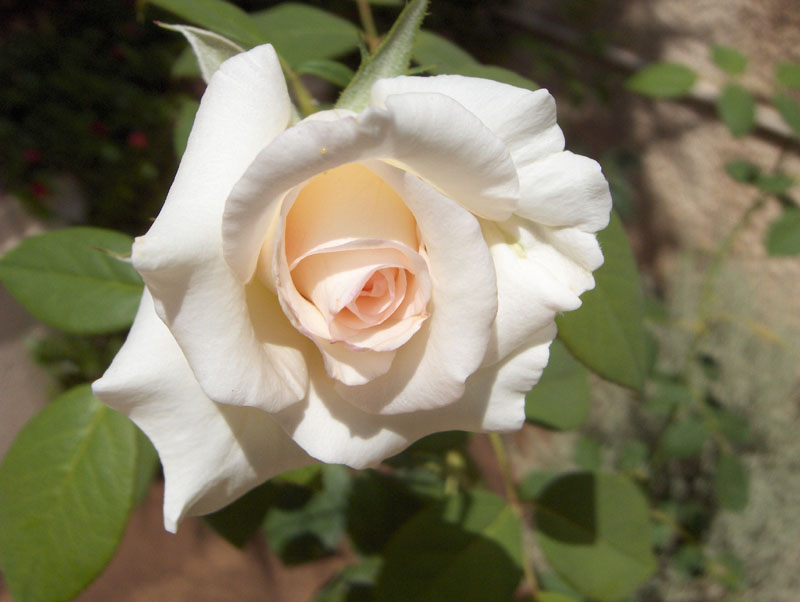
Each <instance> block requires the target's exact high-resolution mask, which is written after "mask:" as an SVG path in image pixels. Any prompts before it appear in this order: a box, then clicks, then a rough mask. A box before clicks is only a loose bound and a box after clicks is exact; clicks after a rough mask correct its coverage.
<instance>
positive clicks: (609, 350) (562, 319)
mask: <svg viewBox="0 0 800 602" xmlns="http://www.w3.org/2000/svg"><path fill="white" fill-rule="evenodd" d="M598 239H599V241H600V247H601V248H602V249H603V255H604V256H605V263H604V264H603V266H602V267H601V268H600V269H599V270H597V271H596V272H595V273H594V277H595V282H596V286H595V288H594V290H591V291H588V292H586V293H584V294H583V297H582V300H583V306H582V307H581V308H579V309H577V310H576V311H571V312H568V313H566V314H564V315H562V316H559V317H558V319H557V320H556V323H557V324H558V336H559V338H560V339H561V341H563V342H564V344H565V345H566V346H567V348H568V349H569V350H570V351H571V352H572V355H574V356H575V357H576V358H577V359H578V360H580V361H581V362H583V364H584V365H585V366H586V367H588V368H589V369H590V370H593V371H594V372H596V373H597V374H599V375H600V376H602V377H603V378H606V379H608V380H610V381H612V382H615V383H617V384H620V385H624V386H626V387H631V388H632V389H637V390H641V389H642V387H643V386H644V381H645V378H646V376H647V365H648V358H647V343H646V339H645V331H644V298H643V295H642V287H641V284H640V282H639V272H638V271H637V269H636V262H635V260H634V258H633V251H632V250H631V247H630V243H629V242H628V237H627V235H626V234H625V230H624V229H623V227H622V222H621V221H620V219H619V218H618V217H617V215H616V214H615V213H613V212H612V214H611V223H609V225H608V228H606V229H605V230H603V231H602V232H600V234H599V236H598Z"/></svg>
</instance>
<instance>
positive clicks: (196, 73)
mask: <svg viewBox="0 0 800 602" xmlns="http://www.w3.org/2000/svg"><path fill="white" fill-rule="evenodd" d="M169 74H170V75H171V76H172V77H175V78H183V77H185V78H188V79H194V78H195V77H200V66H199V65H198V64H197V59H196V58H195V56H194V52H192V48H191V46H187V47H186V48H185V49H184V50H183V51H182V52H181V53H180V54H179V55H178V58H176V59H175V62H173V63H172V68H171V69H170V72H169Z"/></svg>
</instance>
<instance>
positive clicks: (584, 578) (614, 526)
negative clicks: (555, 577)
mask: <svg viewBox="0 0 800 602" xmlns="http://www.w3.org/2000/svg"><path fill="white" fill-rule="evenodd" d="M535 510H536V527H537V530H538V532H537V536H538V540H539V544H540V546H541V548H542V551H543V552H544V554H545V556H546V558H547V562H548V564H550V566H551V567H552V568H553V569H554V570H555V571H557V572H558V574H559V575H560V576H561V577H563V578H564V580H565V581H567V583H569V584H570V585H571V586H572V587H574V588H575V589H576V590H578V591H579V592H580V593H581V594H583V595H585V596H586V597H588V598H591V599H593V600H599V601H600V602H616V601H617V600H618V599H619V598H622V597H623V596H626V595H628V594H630V593H632V592H633V590H634V589H635V588H636V587H637V586H638V585H639V584H641V583H642V581H644V579H646V578H647V577H648V576H649V575H650V574H651V573H652V572H653V570H654V569H655V567H656V563H655V559H654V557H653V553H652V550H651V549H650V543H649V537H650V524H649V520H648V511H647V504H646V502H645V499H644V496H642V494H641V493H640V492H639V490H638V489H637V487H636V486H635V485H634V484H633V483H631V482H630V481H629V480H628V479H627V478H625V477H623V476H621V475H617V474H606V473H591V472H578V473H572V474H568V475H564V476H562V477H560V478H559V479H556V480H555V481H553V482H552V483H551V484H550V485H549V486H548V487H547V488H546V489H545V490H544V491H543V492H542V493H541V495H540V496H539V498H538V500H537V502H536V505H535Z"/></svg>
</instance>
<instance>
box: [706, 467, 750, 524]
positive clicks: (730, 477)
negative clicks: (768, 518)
mask: <svg viewBox="0 0 800 602" xmlns="http://www.w3.org/2000/svg"><path fill="white" fill-rule="evenodd" d="M748 485H749V482H748V477H747V468H746V467H745V465H744V464H742V461H741V460H740V459H739V458H738V457H737V456H735V455H734V454H730V453H724V454H722V456H721V457H720V459H719V464H718V465H717V472H716V473H715V474H714V491H715V492H716V494H717V500H719V502H720V503H721V504H722V505H723V506H725V507H726V508H730V509H731V510H734V511H736V512H739V511H741V510H744V508H745V506H747V498H748V489H749V487H748Z"/></svg>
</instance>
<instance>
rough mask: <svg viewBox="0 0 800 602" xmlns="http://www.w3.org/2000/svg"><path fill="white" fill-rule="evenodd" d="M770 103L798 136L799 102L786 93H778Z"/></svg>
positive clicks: (799, 131)
mask: <svg viewBox="0 0 800 602" xmlns="http://www.w3.org/2000/svg"><path fill="white" fill-rule="evenodd" d="M772 103H773V104H774V105H775V108H776V109H778V112H779V113H780V114H781V117H782V118H783V120H784V121H785V122H786V124H787V125H788V126H789V127H790V128H792V131H793V132H794V135H795V136H800V104H797V101H796V100H794V99H793V98H792V97H790V96H789V95H788V94H778V95H777V96H776V97H775V98H774V99H773V100H772Z"/></svg>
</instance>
